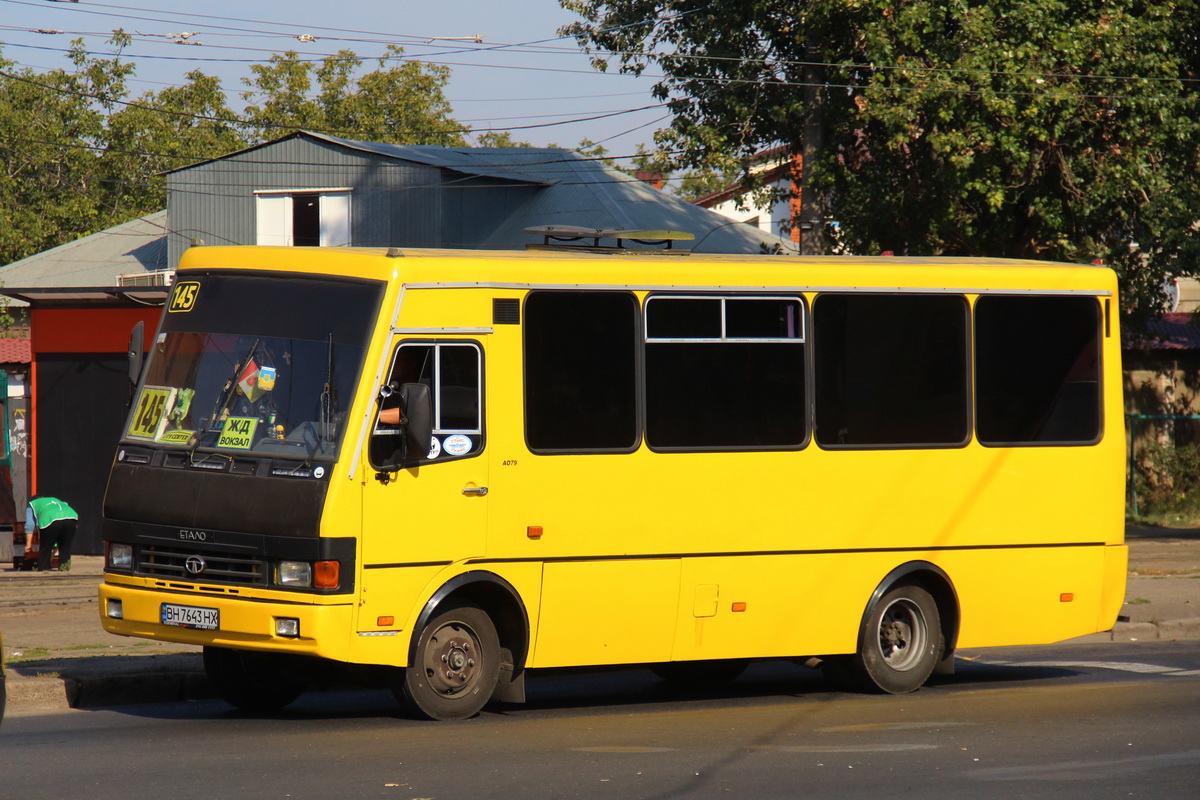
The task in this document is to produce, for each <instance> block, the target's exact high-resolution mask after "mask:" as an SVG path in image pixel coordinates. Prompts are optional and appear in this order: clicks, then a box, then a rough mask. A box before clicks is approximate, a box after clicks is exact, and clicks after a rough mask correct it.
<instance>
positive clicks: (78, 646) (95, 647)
mask: <svg viewBox="0 0 1200 800" xmlns="http://www.w3.org/2000/svg"><path fill="white" fill-rule="evenodd" d="M109 647H111V645H107V644H73V645H71V646H70V647H62V648H59V649H61V650H107V649H109Z"/></svg>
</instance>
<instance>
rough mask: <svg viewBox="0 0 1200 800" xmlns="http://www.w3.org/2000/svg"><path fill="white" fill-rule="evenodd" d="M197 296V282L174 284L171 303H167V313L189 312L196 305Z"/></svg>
mask: <svg viewBox="0 0 1200 800" xmlns="http://www.w3.org/2000/svg"><path fill="white" fill-rule="evenodd" d="M199 294H200V283H199V281H183V282H182V283H177V284H175V288H174V289H172V290H171V301H170V302H169V303H167V313H174V312H177V311H191V310H192V308H194V307H195V305H196V297H197V296H199Z"/></svg>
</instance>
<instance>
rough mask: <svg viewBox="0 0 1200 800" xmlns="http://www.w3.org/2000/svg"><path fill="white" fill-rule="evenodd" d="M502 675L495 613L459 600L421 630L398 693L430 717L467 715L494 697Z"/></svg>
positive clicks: (473, 712) (425, 715) (438, 718)
mask: <svg viewBox="0 0 1200 800" xmlns="http://www.w3.org/2000/svg"><path fill="white" fill-rule="evenodd" d="M499 675H500V639H499V637H498V636H497V635H496V626H495V625H494V624H492V620H491V618H490V617H488V615H487V613H486V612H485V611H484V610H483V609H481V608H479V607H478V606H475V605H472V604H469V603H460V604H454V605H451V606H448V607H447V608H445V609H443V610H440V611H439V612H438V613H437V615H435V616H434V617H433V619H431V620H430V621H429V624H427V625H426V626H425V627H424V628H423V629H422V630H421V633H420V638H418V640H417V646H416V649H415V651H414V653H413V660H412V663H411V664H409V665H408V668H407V669H405V670H404V680H403V683H402V685H401V686H400V687H399V688H400V691H397V692H396V693H395V694H396V696H397V699H400V700H402V701H403V700H407V701H408V703H409V704H411V707H412V709H413V710H414V711H416V712H417V713H419V714H420V715H421V716H423V717H426V718H428V719H437V720H452V719H466V718H468V717H473V716H475V715H476V714H478V713H479V711H480V709H482V708H483V707H484V705H486V704H487V702H488V701H489V700H490V699H491V698H492V694H493V693H494V692H495V691H496V682H497V680H498V679H499Z"/></svg>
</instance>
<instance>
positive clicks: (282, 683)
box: [204, 647, 304, 713]
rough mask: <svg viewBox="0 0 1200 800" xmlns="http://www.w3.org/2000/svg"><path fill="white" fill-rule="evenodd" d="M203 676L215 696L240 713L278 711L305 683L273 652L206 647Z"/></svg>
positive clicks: (294, 696) (294, 697) (297, 693)
mask: <svg viewBox="0 0 1200 800" xmlns="http://www.w3.org/2000/svg"><path fill="white" fill-rule="evenodd" d="M204 674H205V675H206V676H207V677H208V681H209V683H211V684H212V685H213V688H214V689H216V690H217V696H218V697H220V698H221V699H222V700H224V701H225V702H226V703H229V705H231V706H233V707H234V708H238V709H241V710H242V711H250V712H254V713H268V712H271V711H278V710H279V709H281V708H283V707H284V706H286V705H288V704H289V703H291V702H292V701H293V700H295V699H296V698H297V697H299V696H300V694H301V693H302V692H303V691H304V681H303V680H301V679H300V678H298V677H295V676H294V675H289V674H288V671H287V669H286V665H285V663H284V659H283V658H281V657H279V656H277V655H275V654H273V653H255V652H251V651H248V650H230V649H228V648H225V647H205V648H204Z"/></svg>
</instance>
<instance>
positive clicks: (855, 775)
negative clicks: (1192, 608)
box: [0, 641, 1200, 800]
mask: <svg viewBox="0 0 1200 800" xmlns="http://www.w3.org/2000/svg"><path fill="white" fill-rule="evenodd" d="M962 655H964V656H966V658H967V659H973V660H968V661H965V662H963V663H961V665H960V669H959V671H958V674H957V675H955V676H954V677H952V678H947V679H942V680H940V681H939V682H936V683H934V684H932V685H930V686H928V687H926V688H924V689H922V690H921V691H920V692H918V693H916V694H913V695H905V696H900V697H884V696H860V695H849V694H842V693H838V692H834V691H831V690H830V689H829V687H828V685H827V684H825V683H824V681H823V680H822V679H821V678H820V676H819V675H818V674H816V673H813V672H810V671H807V670H804V669H803V668H801V667H797V666H793V665H788V664H765V665H760V666H756V667H755V668H753V669H752V670H751V671H750V672H749V673H747V675H746V676H744V677H743V678H742V679H740V680H739V681H737V682H736V683H735V684H733V685H732V686H730V687H728V688H727V689H725V690H722V691H719V692H707V693H705V692H697V691H682V690H676V691H672V690H670V689H667V688H664V684H662V683H661V682H659V681H657V680H656V679H654V678H653V677H652V676H651V675H650V674H649V673H648V672H645V671H643V670H626V671H619V670H618V671H608V672H599V673H589V674H580V673H572V674H560V675H553V674H551V675H545V674H543V675H541V676H539V677H537V678H536V679H531V681H530V686H529V690H530V703H528V704H527V705H525V706H520V707H511V708H507V709H501V710H500V711H488V712H485V713H484V714H482V715H481V716H479V717H477V718H475V719H473V720H469V721H466V722H461V723H428V722H425V723H422V722H414V721H409V720H406V719H403V718H400V717H399V716H397V713H396V711H395V706H394V705H393V704H392V702H391V699H390V696H389V695H387V694H386V693H383V692H370V691H360V692H338V693H332V692H331V693H313V694H309V695H306V696H305V697H303V698H302V699H301V700H300V701H298V702H297V703H296V704H295V705H294V706H292V707H291V708H289V709H288V710H286V711H285V712H283V713H280V714H277V715H272V716H270V717H249V716H244V715H240V714H237V713H234V712H232V711H230V710H229V709H228V707H227V706H224V705H223V704H221V703H219V702H217V701H203V702H191V703H172V704H158V705H142V706H126V707H122V708H116V709H108V710H104V711H79V710H76V711H69V712H65V713H60V714H49V715H20V714H18V715H16V716H14V717H12V718H9V719H6V720H5V721H4V724H3V726H2V727H0V796H2V797H5V798H9V797H11V798H21V799H22V800H38V799H39V798H55V799H56V800H61V798H72V800H83V799H84V798H121V799H122V800H139V798H147V800H149V799H150V798H153V799H154V800H161V799H162V798H164V797H171V798H227V797H246V798H296V799H297V800H302V799H303V798H320V799H321V800H328V798H376V797H381V798H392V799H394V800H411V799H412V798H481V797H484V798H521V799H522V800H537V799H539V798H576V797H578V798H621V800H628V799H629V798H677V797H687V798H693V797H696V798H709V797H713V798H716V797H724V798H729V797H734V798H740V797H747V798H749V797H753V798H756V799H757V798H776V797H778V798H785V797H786V798H797V797H820V798H827V797H837V798H867V797H870V798H890V797H939V798H942V797H971V798H1005V800H1008V798H1014V797H1034V798H1071V799H1072V800H1074V799H1075V798H1080V797H1087V798H1090V799H1091V798H1118V797H1120V798H1128V797H1147V798H1191V797H1196V796H1197V786H1200V725H1197V722H1196V721H1197V716H1198V714H1200V642H1196V641H1187V642H1145V643H1104V644H1098V645H1081V644H1072V645H1058V646H1050V647H1037V648H1013V649H1005V650H980V651H972V652H967V653H963V654H962Z"/></svg>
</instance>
